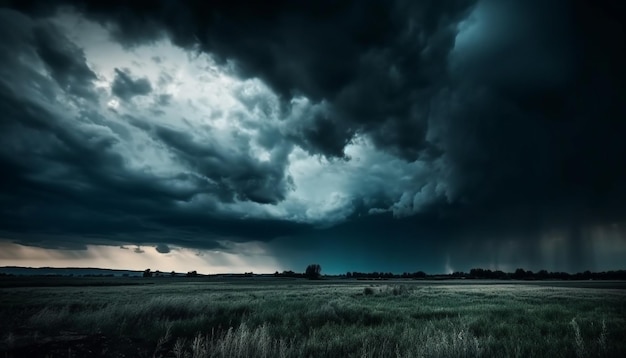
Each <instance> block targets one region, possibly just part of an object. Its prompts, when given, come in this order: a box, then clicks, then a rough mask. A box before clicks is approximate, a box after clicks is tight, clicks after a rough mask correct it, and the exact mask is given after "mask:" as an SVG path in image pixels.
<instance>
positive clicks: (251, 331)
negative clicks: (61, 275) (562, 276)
mask: <svg viewBox="0 0 626 358" xmlns="http://www.w3.org/2000/svg"><path fill="white" fill-rule="evenodd" d="M154 282H155V284H153V285H137V286H119V287H116V286H89V287H81V286H80V285H78V286H66V287H34V288H27V287H13V288H2V289H0V322H2V324H1V325H0V327H1V328H0V357H21V356H33V357H34V356H42V357H44V356H47V357H81V356H89V357H99V356H100V357H115V356H119V357H121V356H127V357H131V356H145V357H158V356H162V357H450V356H454V357H457V356H458V357H475V356H485V357H531V356H532V357H576V356H579V357H587V356H607V357H623V356H626V341H625V340H624V337H626V290H622V289H614V288H609V289H596V288H593V285H589V286H586V287H585V288H573V287H560V286H559V285H549V284H545V283H542V284H541V285H531V284H524V283H512V284H505V285H492V284H491V285H490V284H469V285H468V284H454V283H449V284H448V283H446V284H435V283H426V282H415V281H406V282H390V283H370V282H356V281H354V282H348V281H343V282H328V281H318V282H308V281H299V280H253V279H250V280H247V279H240V280H238V281H223V282H219V281H210V280H206V281H194V282H190V281H185V280H184V279H180V280H178V279H173V280H161V281H158V280H155V281H154ZM616 286H617V287H619V284H617V285H616Z"/></svg>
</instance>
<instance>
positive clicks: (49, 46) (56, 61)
mask: <svg viewBox="0 0 626 358" xmlns="http://www.w3.org/2000/svg"><path fill="white" fill-rule="evenodd" d="M33 35H34V38H35V42H34V44H35V46H36V51H37V54H38V55H39V57H40V58H41V59H42V60H43V61H44V63H45V64H46V67H47V68H48V70H49V71H50V74H51V75H52V77H53V78H54V79H55V81H56V82H57V83H58V84H59V86H61V88H62V89H63V90H65V91H67V92H68V93H71V94H73V95H76V96H79V97H83V98H88V99H92V100H93V99H95V98H96V94H95V93H94V88H93V81H94V80H96V74H95V73H93V71H92V70H91V69H90V68H89V67H88V66H87V64H86V62H85V54H84V53H83V51H82V50H81V49H80V48H78V47H77V46H76V45H75V44H73V43H72V42H70V41H69V40H68V39H67V38H66V37H65V36H64V35H63V34H62V33H61V32H60V31H59V30H58V29H57V28H56V27H54V26H52V25H49V24H43V25H41V26H38V27H36V28H35V29H34V31H33Z"/></svg>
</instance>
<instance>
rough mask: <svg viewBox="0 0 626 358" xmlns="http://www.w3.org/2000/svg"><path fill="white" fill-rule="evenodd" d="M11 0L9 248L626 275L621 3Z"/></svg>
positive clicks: (194, 265)
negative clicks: (619, 272) (611, 271)
mask: <svg viewBox="0 0 626 358" xmlns="http://www.w3.org/2000/svg"><path fill="white" fill-rule="evenodd" d="M0 4H3V5H2V7H0V38H2V41H0V144H1V145H0V167H1V168H2V172H1V174H0V202H1V204H2V205H1V206H0V210H1V213H0V265H20V266H91V267H107V268H124V269H144V268H148V267H150V268H152V269H153V270H156V269H160V270H164V271H169V270H177V271H190V270H197V271H198V272H203V273H215V272H243V271H251V270H252V271H254V272H274V271H275V270H279V271H282V270H294V271H303V270H304V268H305V267H306V265H307V264H309V263H319V264H321V266H322V270H323V272H326V273H342V272H346V271H392V272H404V271H411V272H413V271H417V270H423V271H426V272H430V273H443V272H451V271H468V270H469V269H470V268H473V267H483V268H490V269H502V270H505V271H507V270H514V269H515V268H517V267H524V268H526V269H532V270H539V269H547V270H551V271H584V270H595V271H600V270H608V269H623V268H625V267H624V262H626V120H625V119H626V88H625V87H626V85H625V80H626V66H624V63H626V34H625V31H626V29H625V27H624V26H625V25H624V24H625V23H626V22H624V21H623V20H624V15H625V5H624V3H623V2H620V1H610V0H588V1H585V0H578V1H558V0H555V1H539V0H537V1H526V0H524V1H512V0H511V1H509V0H501V1H500V0H478V1H465V0H463V1H462V0H458V1H451V0H450V1H446V0H444V1H441V0H428V1H426V0H423V1H415V0H406V1H400V0H398V1H374V0H372V1H367V0H366V1H324V0H323V1H319V0H318V1H291V0H285V1H250V2H247V1H244V2H242V1H168V0H155V1H146V2H144V1H134V2H126V1H69V0H68V1H44V0H42V1H37V0H33V1H17V0H16V1H0Z"/></svg>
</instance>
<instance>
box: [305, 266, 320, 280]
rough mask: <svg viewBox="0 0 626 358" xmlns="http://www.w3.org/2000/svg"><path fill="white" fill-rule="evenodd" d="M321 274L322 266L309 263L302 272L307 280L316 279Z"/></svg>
mask: <svg viewBox="0 0 626 358" xmlns="http://www.w3.org/2000/svg"><path fill="white" fill-rule="evenodd" d="M321 274H322V266H320V265H319V264H311V265H309V266H307V267H306V271H305V272H304V276H306V278H308V279H309V280H317V279H319V278H320V276H321Z"/></svg>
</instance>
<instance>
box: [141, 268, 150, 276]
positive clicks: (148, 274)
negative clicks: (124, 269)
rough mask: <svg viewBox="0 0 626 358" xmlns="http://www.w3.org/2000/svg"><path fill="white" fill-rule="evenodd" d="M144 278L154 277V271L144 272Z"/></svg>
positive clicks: (147, 270)
mask: <svg viewBox="0 0 626 358" xmlns="http://www.w3.org/2000/svg"><path fill="white" fill-rule="evenodd" d="M143 277H152V271H150V269H146V270H145V271H144V272H143Z"/></svg>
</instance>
